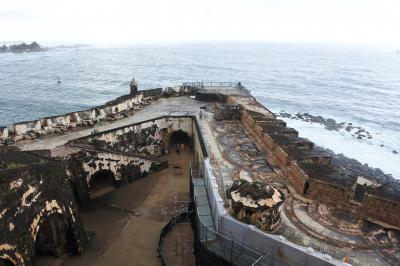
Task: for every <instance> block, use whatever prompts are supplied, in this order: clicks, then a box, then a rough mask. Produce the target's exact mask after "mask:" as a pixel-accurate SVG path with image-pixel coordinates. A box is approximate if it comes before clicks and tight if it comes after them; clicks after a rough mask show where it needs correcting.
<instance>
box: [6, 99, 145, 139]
mask: <svg viewBox="0 0 400 266" xmlns="http://www.w3.org/2000/svg"><path fill="white" fill-rule="evenodd" d="M142 99H143V95H142V94H138V95H136V96H134V97H123V98H121V99H119V100H115V101H112V102H109V103H106V104H105V105H101V106H97V107H95V108H91V109H88V110H84V111H79V112H72V113H68V114H64V115H59V116H51V117H45V118H41V119H38V120H34V121H27V122H20V123H16V124H12V125H10V126H9V127H8V136H6V135H5V134H2V136H1V135H0V140H4V139H6V138H7V137H11V138H13V139H14V141H19V140H22V139H34V138H37V137H40V136H43V135H49V134H53V133H60V132H65V131H68V130H70V129H73V128H75V127H80V126H92V125H94V124H95V123H97V122H99V121H104V120H115V119H119V118H122V117H124V116H126V115H127V112H134V111H135V110H139V109H141V108H142Z"/></svg>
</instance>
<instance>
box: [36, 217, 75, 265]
mask: <svg viewBox="0 0 400 266" xmlns="http://www.w3.org/2000/svg"><path fill="white" fill-rule="evenodd" d="M76 249H77V248H76V245H75V241H74V237H73V233H72V229H71V227H70V225H69V223H68V221H67V219H66V218H65V216H63V215H61V214H59V213H53V214H50V215H49V216H48V217H46V218H44V220H43V222H42V223H41V225H40V228H39V231H38V233H37V235H36V242H35V255H36V260H38V259H39V260H40V257H43V256H49V255H50V256H54V257H57V258H58V257H60V256H62V255H63V254H64V253H76Z"/></svg>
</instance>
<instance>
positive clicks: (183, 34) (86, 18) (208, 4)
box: [0, 0, 400, 46]
mask: <svg viewBox="0 0 400 266" xmlns="http://www.w3.org/2000/svg"><path fill="white" fill-rule="evenodd" d="M0 36H1V37H0V39H1V40H0V41H18V40H23V41H32V40H37V41H39V42H41V43H48V44H49V43H51V44H61V43H66V44H71V43H92V44H100V45H115V44H132V43H142V42H196V41H277V42H324V43H363V44H384V45H393V46H395V45H400V0H141V1H136V0H10V1H5V0H4V1H2V3H1V4H0Z"/></svg>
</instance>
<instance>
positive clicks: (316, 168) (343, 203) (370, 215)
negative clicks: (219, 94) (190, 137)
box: [227, 96, 400, 228]
mask: <svg viewBox="0 0 400 266" xmlns="http://www.w3.org/2000/svg"><path fill="white" fill-rule="evenodd" d="M227 103H228V104H234V105H239V106H241V121H242V124H243V125H244V126H245V128H246V130H248V131H249V132H250V133H251V134H252V135H253V137H254V138H255V139H256V140H257V142H258V144H259V145H260V147H261V148H262V149H263V151H264V152H266V153H267V154H269V155H270V156H271V158H272V160H273V162H274V164H275V166H276V167H278V168H279V169H280V170H281V171H282V173H283V174H284V176H285V177H286V178H287V180H288V183H289V184H290V186H291V187H293V189H294V191H295V192H296V193H297V194H299V195H303V196H305V197H307V198H311V199H315V200H318V201H321V202H325V203H327V204H332V205H336V206H340V207H341V208H343V209H346V210H348V211H351V212H353V213H354V214H355V215H357V216H358V217H360V218H364V219H369V220H371V221H373V222H379V223H381V224H383V225H385V226H388V227H395V228H400V198H399V195H396V193H393V192H392V191H391V185H390V184H381V185H376V186H373V185H372V186H371V185H369V186H368V185H364V184H363V183H361V184H359V183H357V176H355V174H353V175H352V176H351V177H350V180H349V176H348V175H351V174H349V173H347V172H346V173H343V172H341V171H342V170H341V169H337V168H335V167H333V166H332V165H331V158H330V157H329V156H326V155H324V154H320V153H319V154H318V153H315V152H314V151H313V143H312V142H310V141H309V140H306V139H302V138H299V137H297V135H298V134H297V132H296V133H293V132H294V131H293V130H289V131H286V123H284V122H283V121H281V120H279V119H276V117H275V115H274V114H273V113H272V112H270V111H269V110H268V109H266V108H265V107H263V106H262V105H261V104H259V103H258V102H257V101H255V100H254V101H253V102H252V103H251V104H248V102H247V100H246V101H244V100H243V99H241V98H240V97H233V96H230V97H228V99H227ZM255 109H258V110H257V111H258V112H255V111H254V110H255ZM260 110H263V111H260ZM285 132H291V133H290V134H291V136H285ZM350 170H351V169H350ZM351 180H352V181H351ZM357 186H361V187H362V192H359V193H362V199H361V201H360V200H356V199H355V194H356V193H357V190H356V189H357ZM383 210H385V211H383Z"/></svg>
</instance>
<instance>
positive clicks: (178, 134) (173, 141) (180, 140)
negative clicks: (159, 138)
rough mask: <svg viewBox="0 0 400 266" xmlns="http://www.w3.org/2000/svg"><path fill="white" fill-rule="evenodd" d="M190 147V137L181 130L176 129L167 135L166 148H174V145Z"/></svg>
mask: <svg viewBox="0 0 400 266" xmlns="http://www.w3.org/2000/svg"><path fill="white" fill-rule="evenodd" d="M182 144H183V145H184V146H186V147H192V138H191V137H190V135H189V134H188V133H187V132H185V131H183V130H176V131H174V132H172V133H171V134H170V135H169V138H168V149H174V148H175V146H176V145H182Z"/></svg>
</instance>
